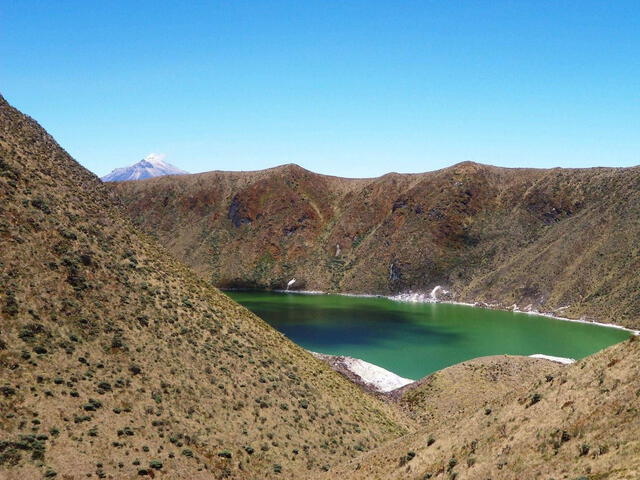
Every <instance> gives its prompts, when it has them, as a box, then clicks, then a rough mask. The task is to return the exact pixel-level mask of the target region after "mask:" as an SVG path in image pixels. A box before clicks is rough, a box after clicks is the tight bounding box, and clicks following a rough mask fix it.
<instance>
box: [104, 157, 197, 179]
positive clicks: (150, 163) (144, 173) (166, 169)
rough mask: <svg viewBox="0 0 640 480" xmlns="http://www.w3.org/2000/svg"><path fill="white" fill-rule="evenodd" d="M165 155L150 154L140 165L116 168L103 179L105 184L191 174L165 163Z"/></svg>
mask: <svg viewBox="0 0 640 480" xmlns="http://www.w3.org/2000/svg"><path fill="white" fill-rule="evenodd" d="M163 159H164V155H161V154H158V153H150V154H149V155H147V156H146V157H144V158H143V159H142V160H140V161H139V162H138V163H136V164H134V165H131V166H130V167H124V168H116V169H115V170H114V171H112V172H111V173H110V174H109V175H105V176H104V177H102V181H103V182H124V181H127V180H142V179H143V178H151V177H161V176H162V175H185V174H187V173H189V172H185V171H184V170H180V169H179V168H176V167H174V166H173V165H171V164H169V163H167V162H165V161H164V160H163Z"/></svg>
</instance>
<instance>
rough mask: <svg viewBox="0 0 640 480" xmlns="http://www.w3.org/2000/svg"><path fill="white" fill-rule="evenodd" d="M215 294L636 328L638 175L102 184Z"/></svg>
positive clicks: (224, 175) (445, 173)
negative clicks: (497, 311)
mask: <svg viewBox="0 0 640 480" xmlns="http://www.w3.org/2000/svg"><path fill="white" fill-rule="evenodd" d="M112 191H113V192H114V194H115V195H116V196H117V197H118V199H119V201H121V202H122V204H123V205H124V206H125V208H126V209H127V211H128V213H129V215H130V217H131V218H132V219H133V221H134V222H135V223H136V224H137V225H139V226H140V227H141V228H143V229H144V230H145V231H147V232H149V233H150V234H152V235H154V236H155V237H156V238H157V239H158V240H159V241H160V242H161V243H162V244H163V245H165V246H166V247H167V248H168V249H169V250H170V251H171V252H172V253H173V254H174V255H175V256H176V257H177V258H179V259H181V260H183V261H184V262H186V263H187V264H189V265H190V266H191V267H193V268H194V269H195V270H196V271H197V272H199V273H200V274H201V275H202V276H204V277H205V278H207V279H212V280H213V282H214V283H215V284H216V285H218V286H221V287H255V288H283V287H284V286H286V284H287V282H288V281H289V280H290V279H292V278H295V279H296V283H295V284H294V285H293V287H292V288H294V289H296V288H297V289H307V290H323V291H334V292H335V291H339V292H355V293H381V294H392V293H398V292H407V291H418V292H430V291H431V289H432V288H434V287H435V286H436V285H442V286H443V287H445V288H446V289H448V290H450V291H451V292H452V295H453V298H455V299H456V300H461V301H468V302H476V301H480V302H485V303H488V304H491V305H495V306H496V307H499V308H510V307H511V306H512V305H513V304H517V305H518V307H519V308H521V309H527V308H532V309H537V310H539V311H543V312H556V313H561V314H562V316H568V317H572V318H580V317H585V318H596V319H599V320H602V321H607V322H615V323H619V324H623V325H626V326H629V327H636V328H637V327H640V295H639V294H638V292H640V276H638V275H637V272H638V271H640V243H639V242H638V241H637V239H638V238H640V167H634V168H620V169H615V168H594V169H577V170H576V169H552V170H536V169H506V168H497V167H491V166H486V165H479V164H474V163H462V164H458V165H455V166H453V167H450V168H446V169H444V170H439V171H435V172H430V173H424V174H404V175H403V174H395V173H390V174H388V175H385V176H383V177H380V178H372V179H345V178H337V177H330V176H324V175H318V174H315V173H312V172H309V171H306V170H304V169H302V168H300V167H298V166H296V165H285V166H282V167H277V168H273V169H269V170H263V171H257V172H218V171H216V172H209V173H203V174H197V175H187V176H181V177H172V178H159V179H152V180H145V181H142V182H125V183H122V184H118V185H114V186H113V187H112Z"/></svg>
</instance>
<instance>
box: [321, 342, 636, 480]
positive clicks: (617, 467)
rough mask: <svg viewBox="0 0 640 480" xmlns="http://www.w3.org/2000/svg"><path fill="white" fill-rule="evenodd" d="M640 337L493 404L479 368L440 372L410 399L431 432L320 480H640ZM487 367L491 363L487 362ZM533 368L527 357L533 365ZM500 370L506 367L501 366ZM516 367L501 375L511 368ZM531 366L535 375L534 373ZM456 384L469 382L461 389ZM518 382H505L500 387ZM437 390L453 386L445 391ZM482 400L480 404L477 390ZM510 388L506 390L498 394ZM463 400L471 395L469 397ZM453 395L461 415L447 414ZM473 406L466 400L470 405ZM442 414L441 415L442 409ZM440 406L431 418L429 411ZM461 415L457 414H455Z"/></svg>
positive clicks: (502, 396)
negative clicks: (474, 395) (433, 389)
mask: <svg viewBox="0 0 640 480" xmlns="http://www.w3.org/2000/svg"><path fill="white" fill-rule="evenodd" d="M638 358H640V341H639V340H638V337H632V338H631V339H630V340H628V341H625V342H623V343H620V344H618V345H615V346H613V347H610V348H608V349H606V350H603V351H601V352H599V353H597V354H595V355H592V356H591V357H587V358H586V359H584V360H581V361H580V362H578V363H576V364H573V365H570V366H567V367H561V368H559V369H558V370H557V371H552V372H547V373H546V374H545V375H539V377H538V380H536V381H533V382H530V381H528V380H526V378H527V377H528V375H525V381H523V382H522V384H521V385H519V386H518V385H514V388H512V389H510V390H509V391H508V392H507V393H502V394H499V393H498V392H496V395H495V396H493V397H492V396H491V390H487V386H488V384H487V382H486V381H482V380H481V381H480V382H479V383H478V384H474V383H473V382H472V381H470V380H473V379H474V378H476V379H477V378H478V376H477V375H476V374H472V375H471V376H468V373H469V368H476V369H479V371H482V370H484V373H487V372H490V371H491V370H495V365H494V367H491V365H487V364H486V363H484V362H483V363H484V364H483V363H480V364H478V363H477V361H476V360H474V361H471V362H465V363H466V364H467V368H461V366H462V365H464V364H461V365H456V366H454V367H450V368H451V369H454V370H456V372H452V373H449V372H447V371H448V370H449V369H445V370H443V371H441V372H438V373H437V374H435V375H436V377H437V378H436V379H435V384H436V391H435V392H434V391H430V390H431V389H432V387H433V384H434V382H426V383H424V384H423V385H422V386H420V387H418V388H416V389H414V390H411V391H410V392H408V393H407V394H406V395H405V397H404V399H403V401H404V402H409V405H408V406H409V407H412V408H415V411H416V413H417V414H418V415H419V416H422V420H423V422H424V427H423V428H422V429H420V430H419V431H418V432H416V433H411V434H408V435H406V436H403V437H402V438H400V439H398V440H395V441H392V442H390V443H388V444H386V445H384V446H383V447H381V448H378V449H376V450H374V451H372V452H368V453H365V454H363V455H361V456H360V457H358V458H356V459H354V460H351V461H349V462H346V463H345V464H343V465H340V466H338V467H337V468H335V469H333V470H332V471H331V472H330V474H329V475H319V476H318V478H327V479H329V478H331V479H332V478H342V479H345V480H356V479H363V480H364V479H366V480H376V479H402V480H423V479H458V480H462V479H464V480H467V479H469V480H476V479H477V480H486V479H501V480H502V479H505V480H516V479H517V480H520V479H527V480H529V479H530V480H534V479H540V480H548V479H569V480H622V479H624V480H632V479H637V478H640V436H639V434H640V415H639V413H640V400H639V399H640V362H638ZM480 360H482V359H480ZM525 360H526V359H525ZM497 366H498V367H500V363H498V365H497ZM513 366H514V363H513V362H511V361H509V362H507V363H505V364H504V365H503V366H502V367H500V368H503V367H506V368H507V369H509V368H512V367H513ZM525 368H530V365H529V366H525ZM452 379H461V380H462V381H463V382H464V383H463V384H462V386H459V387H458V388H457V394H456V393H455V392H456V390H455V389H451V388H450V387H449V386H447V384H448V383H449V382H450V381H451V380H452ZM504 380H507V382H510V381H513V380H517V376H515V377H512V378H511V380H509V378H508V376H507V377H505V376H502V380H500V382H502V381H504ZM438 386H444V388H443V389H442V390H440V391H438V388H437V387H438ZM474 386H475V387H476V388H477V392H478V393H477V400H476V401H475V402H473V397H472V396H471V395H472V394H473V387H474ZM500 390H502V386H501V385H500V384H498V391H500ZM460 394H462V395H460ZM449 395H452V396H453V397H454V398H452V403H453V406H454V407H455V408H453V409H451V407H449V411H447V407H446V406H445V407H444V408H443V405H446V400H447V398H448V396H449ZM465 399H466V400H465ZM434 406H436V408H435V409H433V407H434ZM429 408H432V409H433V410H432V411H431V412H430V415H427V416H426V417H425V416H424V414H425V413H428V409H429ZM456 409H459V411H458V412H456V411H455V410H456Z"/></svg>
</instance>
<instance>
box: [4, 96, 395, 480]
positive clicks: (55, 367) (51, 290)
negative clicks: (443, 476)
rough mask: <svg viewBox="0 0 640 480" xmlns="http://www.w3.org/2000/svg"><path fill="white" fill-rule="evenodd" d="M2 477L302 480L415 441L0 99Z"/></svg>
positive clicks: (383, 408) (385, 409) (382, 407)
mask: <svg viewBox="0 0 640 480" xmlns="http://www.w3.org/2000/svg"><path fill="white" fill-rule="evenodd" d="M0 317H1V322H0V478H3V479H21V480H22V479H27V478H28V479H32V478H34V479H37V478H54V477H55V478H65V479H80V478H88V477H91V478H117V479H127V478H139V476H140V475H142V476H145V475H149V476H154V475H155V476H158V474H159V472H160V474H161V475H160V476H161V477H162V478H184V479H198V478H207V479H209V478H237V479H253V478H260V479H262V478H271V477H276V476H277V477H278V478H305V477H306V476H308V475H309V471H319V470H321V469H323V468H327V467H328V466H330V465H332V464H334V463H336V462H338V461H340V460H343V459H345V458H349V457H351V456H353V455H355V454H356V453H360V452H361V451H365V450H367V449H370V448H373V447H376V446H379V445H381V444H382V443H383V442H384V441H386V440H389V439H392V438H395V437H397V436H399V435H400V434H401V433H403V432H405V425H406V424H405V421H404V420H403V419H402V417H401V416H400V415H399V414H397V413H396V412H395V411H393V410H391V408H390V407H389V406H387V405H386V404H383V403H381V402H379V401H378V400H376V399H374V398H372V397H369V396H366V395H364V394H363V393H362V392H361V391H360V390H359V389H358V388H357V387H356V386H354V385H353V384H351V383H350V382H348V381H347V380H345V379H344V378H343V377H341V376H340V375H338V374H337V373H335V372H333V371H332V370H331V369H330V368H329V367H328V366H326V365H325V364H324V363H322V362H320V361H318V360H316V359H314V358H313V357H312V356H310V355H309V354H307V353H306V352H305V351H304V350H302V349H301V348H299V347H297V346H296V345H294V344H293V343H292V342H290V341H288V340H287V339H285V338H284V337H283V336H282V335H281V334H279V333H278V332H276V331H275V330H273V329H272V328H270V327H269V326H268V325H266V324H265V323H264V322H262V321H261V320H260V319H258V318H257V317H255V316H254V315H252V314H251V313H250V312H248V311H247V310H246V309H244V308H242V307H240V306H239V305H237V304H236V303H234V302H233V301H231V300H230V299H229V298H227V297H226V296H225V295H223V294H221V293H220V292H219V291H217V290H216V289H214V288H212V287H210V285H209V283H208V282H205V281H203V280H201V279H200V278H199V277H198V276H196V275H195V274H193V273H192V271H191V270H189V269H188V268H186V267H185V266H183V265H182V264H180V263H178V262H176V261H175V260H173V259H172V257H171V256H169V255H168V254H167V253H166V252H165V251H164V250H163V249H162V248H160V247H158V246H157V245H156V243H155V242H154V241H152V240H150V239H147V238H144V237H143V236H141V235H140V234H139V233H137V231H136V230H135V229H134V228H133V227H132V226H131V225H130V223H129V221H128V220H125V219H123V218H122V217H121V215H120V212H119V211H118V209H117V208H114V206H113V205H112V202H111V200H110V199H109V196H108V195H107V191H106V187H105V186H104V185H103V184H102V183H101V182H100V180H99V179H98V178H97V177H95V176H94V175H93V174H91V173H89V172H88V171H87V170H85V169H84V168H82V167H81V166H80V165H78V164H77V163H76V162H75V161H74V160H73V159H72V158H71V157H70V156H69V155H68V154H67V153H66V152H64V151H63V150H62V149H61V148H60V146H59V145H58V144H57V143H56V142H55V141H54V140H53V139H52V138H51V137H50V136H49V135H48V134H47V133H46V132H45V131H44V130H43V129H42V128H41V127H40V126H39V125H38V124H37V123H36V122H35V121H33V120H32V119H30V118H28V117H26V116H25V115H23V114H21V113H20V112H18V111H17V110H15V109H14V108H12V107H11V106H10V105H8V104H7V102H6V101H5V100H4V99H3V98H2V97H0Z"/></svg>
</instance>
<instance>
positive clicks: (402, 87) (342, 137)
mask: <svg viewBox="0 0 640 480" xmlns="http://www.w3.org/2000/svg"><path fill="white" fill-rule="evenodd" d="M0 91H1V92H2V94H3V95H4V96H5V97H6V98H7V100H9V102H11V103H12V104H14V105H15V106H16V107H18V108H20V109H21V110H22V111H24V112H25V113H28V114H29V115H31V116H33V117H34V118H36V119H37V120H38V121H40V123H41V124H42V125H43V126H44V127H45V128H47V129H48V130H49V131H50V132H51V133H52V134H53V135H54V136H55V137H56V138H57V140H58V141H59V142H60V144H61V145H62V146H63V147H65V148H66V149H67V150H68V151H69V153H71V154H72V155H73V156H74V157H75V158H76V159H77V160H78V161H79V162H80V163H82V164H83V165H84V166H86V167H87V168H89V169H91V170H93V171H94V172H96V173H98V174H99V175H103V174H105V173H107V172H109V171H110V170H112V169H113V168H116V167H119V166H124V165H128V164H131V163H134V162H136V161H138V160H139V159H141V158H142V157H144V156H145V155H146V154H148V153H150V152H158V153H163V154H165V155H166V161H168V162H170V163H173V164H174V165H176V166H178V167H180V168H183V169H185V170H189V171H191V172H199V171H207V170H215V169H222V170H253V169H259V168H266V167H271V166H275V165H279V164H283V163H290V162H294V163H298V164H300V165H302V166H303V167H305V168H308V169H310V170H314V171H317V172H321V173H328V174H334V175H342V176H376V175H380V174H383V173H385V172H388V171H399V172H420V171H427V170H433V169H437V168H442V167H445V166H448V165H451V164H453V163H456V162H460V161H464V160H472V161H477V162H482V163H489V164H494V165H503V166H522V167H525V166H526V167H555V166H564V167H588V166H596V165H601V166H630V165H637V164H640V153H639V152H640V2H638V1H637V0H634V1H615V2H604V1H588V0H580V1H561V0H555V1H544V0H536V1H515V0H514V1H445V0H443V1H428V0H423V1H395V0H389V1H384V2H383V1H375V0H362V1H360V0H358V1H356V0H353V1H348V0H345V1H330V0H322V1H300V0H292V1H277V0H274V1H258V0H255V1H243V0H233V1H231V0H225V1H208V2H186V1H177V2H166V1H157V0H156V1H141V0H137V1H134V2H131V1H127V2H124V1H123V2H118V1H110V2H88V1H86V0H84V1H78V2H71V1H64V0H60V1H55V2H54V1H30V0H20V1H17V0H14V1H12V0H7V1H4V2H2V4H1V5H0Z"/></svg>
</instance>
